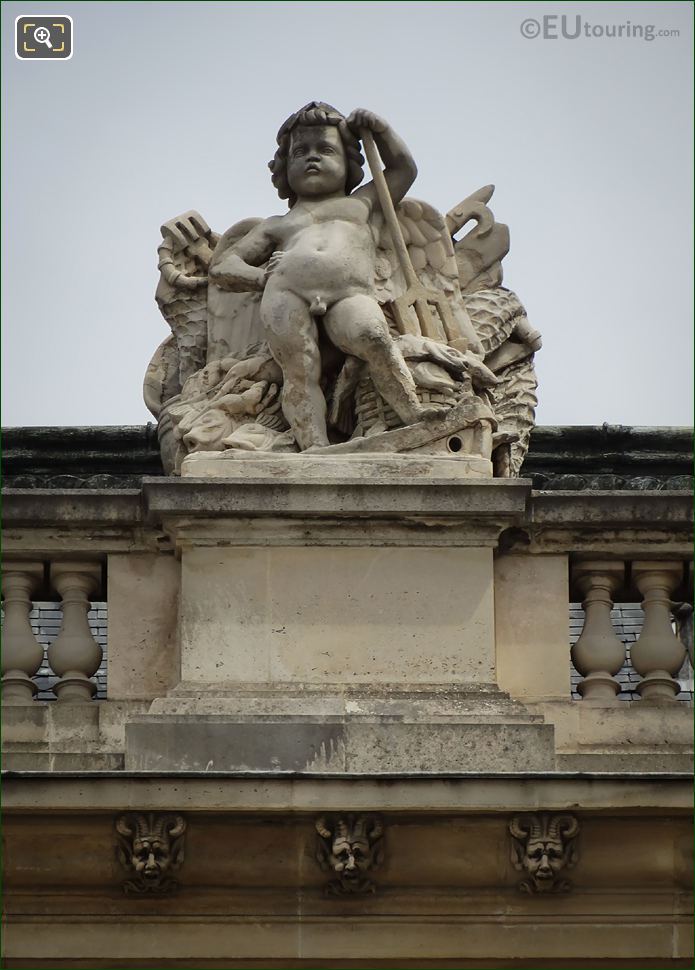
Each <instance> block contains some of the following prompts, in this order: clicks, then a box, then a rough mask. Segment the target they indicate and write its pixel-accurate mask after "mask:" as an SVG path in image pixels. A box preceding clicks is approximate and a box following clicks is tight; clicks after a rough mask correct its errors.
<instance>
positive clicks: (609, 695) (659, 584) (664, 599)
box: [571, 560, 692, 704]
mask: <svg viewBox="0 0 695 970" xmlns="http://www.w3.org/2000/svg"><path fill="white" fill-rule="evenodd" d="M691 576H692V567H691V564H689V563H683V562H682V561H658V560H655V561H645V560H635V561H631V562H626V563H622V562H616V561H610V560H606V561H604V560H587V561H582V562H578V563H576V564H575V565H574V567H573V569H572V585H573V588H574V589H575V590H577V591H578V592H580V593H581V594H582V595H583V597H584V598H583V602H582V607H583V609H584V614H585V618H584V626H583V629H582V632H581V635H580V636H579V638H578V640H577V641H576V643H575V644H574V645H573V646H572V649H571V656H572V662H573V664H574V666H575V668H576V669H577V670H578V671H579V673H580V674H581V675H582V680H580V682H579V684H578V685H577V691H578V693H579V694H580V696H581V697H582V699H583V700H585V701H596V702H599V703H601V704H605V703H610V702H611V701H612V700H614V699H617V698H618V696H619V694H620V692H621V685H620V683H619V681H618V679H617V676H616V675H617V674H618V673H619V672H620V671H621V670H622V669H623V667H624V665H625V661H626V648H625V644H624V643H623V642H622V640H621V639H620V638H619V637H618V636H617V635H616V632H615V629H614V627H613V623H612V619H611V611H612V610H613V609H614V606H615V604H616V595H617V593H618V591H620V590H624V589H625V588H626V586H629V587H630V588H633V589H634V590H635V591H636V592H637V593H638V594H639V595H641V597H642V601H641V609H642V616H643V619H642V624H641V629H640V631H639V634H638V636H637V637H636V639H635V642H634V643H632V644H631V647H630V656H629V661H630V664H631V666H632V668H633V669H634V670H635V671H636V672H637V674H639V676H640V678H641V679H640V680H639V682H638V683H637V684H636V685H635V688H634V689H635V691H636V693H637V694H638V695H639V696H640V697H641V698H642V699H643V700H645V701H650V702H656V703H668V702H671V701H674V700H676V699H677V697H678V695H679V693H680V691H681V686H680V683H679V682H678V680H677V679H676V677H677V675H678V674H679V672H681V670H682V669H683V667H684V664H685V661H686V657H687V656H688V655H690V656H691V657H692V644H691V643H690V644H689V643H688V633H687V630H688V622H687V618H688V616H692V611H691V610H688V607H687V605H686V604H684V603H683V602H682V599H679V598H676V594H677V593H680V594H682V595H684V596H686V597H687V599H688V600H690V602H692V592H691V589H690V583H689V577H691ZM684 607H685V608H684ZM679 617H680V619H678V618H679ZM684 617H685V620H686V622H685V623H684V621H683V618H684ZM676 626H678V627H679V630H681V631H683V633H684V635H677V633H676V630H675V629H674V628H675V627H676ZM689 629H690V631H691V633H690V635H692V622H691V621H690V623H689ZM691 662H692V660H691Z"/></svg>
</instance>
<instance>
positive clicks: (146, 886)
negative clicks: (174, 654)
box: [116, 812, 186, 896]
mask: <svg viewBox="0 0 695 970" xmlns="http://www.w3.org/2000/svg"><path fill="white" fill-rule="evenodd" d="M185 831H186V822H185V821H184V819H183V817H182V816H181V815H169V814H166V815H163V814H159V813H155V812H150V813H149V814H140V813H129V814H128V815H121V817H120V818H118V819H117V820H116V832H117V833H118V849H117V854H118V859H119V862H120V863H121V865H122V866H124V868H126V869H128V870H129V871H130V873H131V877H132V878H130V879H127V880H126V881H125V882H124V883H123V891H124V892H125V893H126V894H129V893H138V894H144V893H150V894H153V895H160V896H161V895H166V894H167V893H171V892H175V891H176V889H178V883H177V881H176V880H175V879H174V878H173V877H172V873H173V872H175V871H176V870H177V869H179V868H180V867H181V865H182V864H183V839H184V833H185Z"/></svg>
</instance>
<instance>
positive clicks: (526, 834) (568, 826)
mask: <svg viewBox="0 0 695 970" xmlns="http://www.w3.org/2000/svg"><path fill="white" fill-rule="evenodd" d="M509 831H510V832H511V834H512V863H513V865H514V868H515V869H518V870H519V871H520V872H525V873H526V875H527V878H526V879H524V880H522V881H521V882H520V883H519V889H521V890H522V892H527V893H548V892H551V893H558V892H569V890H570V889H571V888H572V884H571V882H570V881H569V880H567V879H563V878H561V877H560V872H561V871H562V870H563V869H571V868H572V867H573V866H574V865H575V864H576V862H577V858H578V854H577V848H576V843H575V839H576V837H577V834H578V832H579V822H578V821H577V820H576V818H574V816H573V815H517V816H516V817H515V818H513V819H512V821H511V824H510V826H509Z"/></svg>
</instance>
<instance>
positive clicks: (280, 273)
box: [210, 101, 437, 451]
mask: <svg viewBox="0 0 695 970" xmlns="http://www.w3.org/2000/svg"><path fill="white" fill-rule="evenodd" d="M360 129H367V130H368V131H372V132H374V136H375V140H376V142H377V145H378V147H379V149H380V152H381V156H382V158H383V159H384V162H385V164H386V169H385V172H384V175H385V177H386V182H387V185H388V189H389V192H390V194H391V198H392V200H393V202H394V203H398V202H400V201H401V199H402V198H403V197H404V196H405V194H406V192H407V191H408V189H409V188H410V186H411V185H412V184H413V182H414V181H415V176H416V175H417V167H416V165H415V162H414V161H413V159H412V157H411V155H410V152H409V151H408V149H407V148H406V146H405V145H404V143H403V142H402V141H401V139H400V138H399V137H398V135H397V134H396V133H395V132H394V131H393V129H392V128H391V127H390V126H389V125H388V124H387V123H386V122H385V121H383V120H382V119H381V118H379V117H377V115H375V114H373V113H372V112H371V111H364V110H361V109H358V110H356V111H353V112H352V114H351V115H350V117H349V118H347V119H346V118H344V117H343V115H341V114H340V113H339V112H338V111H336V110H335V108H332V107H331V106H330V105H328V104H324V103H323V102H316V101H312V102H311V104H308V105H307V106H306V107H304V108H302V109H301V110H300V111H298V112H297V113H296V114H293V115H292V116H291V117H290V118H288V119H287V121H286V122H285V123H284V125H283V126H282V128H281V129H280V131H279V132H278V139H277V140H278V150H277V152H276V153H275V158H274V159H273V161H272V162H271V163H270V169H271V171H272V173H273V184H274V185H275V187H276V188H277V189H278V193H279V195H280V198H281V199H289V204H290V211H289V212H288V213H287V215H284V216H272V217H271V218H270V219H266V220H265V221H264V222H262V223H260V224H259V225H258V226H256V227H255V228H254V229H253V230H252V231H251V232H250V233H249V234H248V235H247V236H244V237H243V239H241V240H240V241H239V242H238V243H235V245H233V246H232V247H231V248H230V249H229V250H228V252H227V253H226V254H225V256H224V258H223V259H222V260H221V261H220V262H219V263H218V264H217V265H216V267H215V268H214V269H213V270H212V271H211V273H210V277H211V279H213V280H214V281H215V282H216V283H218V284H219V285H222V286H227V287H229V288H230V289H233V290H262V291H263V299H262V300H261V319H262V320H263V325H264V327H265V334H266V338H267V340H268V344H269V346H270V350H271V353H272V355H273V357H274V358H275V360H276V361H277V362H278V363H279V365H280V367H281V368H282V375H283V382H284V383H283V393H282V410H283V412H284V414H285V417H286V418H287V420H288V422H289V425H290V428H291V429H292V431H293V432H294V436H295V438H296V440H297V443H298V445H299V447H300V448H301V449H302V451H307V450H308V449H310V448H315V447H324V446H326V445H328V444H329V441H328V433H327V429H326V399H325V397H324V394H323V391H322V389H321V353H320V349H319V341H320V337H319V329H318V327H319V322H320V326H321V327H322V328H323V330H324V332H325V335H326V336H327V337H328V339H329V340H330V341H331V343H332V344H333V345H334V346H335V347H337V348H338V350H341V351H342V352H343V353H344V354H347V355H350V356H353V357H356V358H358V359H359V360H361V361H363V362H364V363H365V364H366V365H367V370H368V372H369V376H370V377H371V379H372V381H373V382H374V385H375V387H376V389H377V390H378V392H379V393H380V394H381V396H382V397H383V398H384V400H385V401H387V402H388V403H389V404H390V405H391V407H392V408H393V410H394V411H395V412H396V414H397V415H398V416H399V418H401V420H402V421H403V423H404V424H414V423H415V422H417V421H418V420H420V419H421V418H422V417H423V416H426V415H428V414H430V413H432V412H433V411H436V410H437V409H435V408H426V407H424V406H423V405H422V404H421V403H420V401H419V400H418V397H417V394H416V393H415V381H414V380H413V377H412V374H411V373H410V371H409V370H408V368H407V366H406V363H405V360H404V358H403V354H402V353H401V351H400V349H399V347H398V345H397V344H396V343H395V342H394V340H393V339H392V337H391V335H390V333H389V328H388V324H387V322H386V318H385V317H384V314H383V312H382V310H381V307H380V306H379V303H378V301H377V298H376V289H375V260H376V247H375V242H374V237H373V234H372V229H371V226H370V221H369V220H370V216H371V214H372V212H373V211H374V209H375V207H376V206H377V205H378V202H377V198H376V193H375V189H374V183H373V182H369V183H368V184H367V185H363V186H362V187H361V188H355V187H356V186H357V185H359V183H360V182H361V181H362V163H363V161H364V159H363V158H362V155H361V154H360V148H359V142H358V140H357V138H356V135H355V132H359V131H360ZM352 190H354V191H352ZM264 264H265V269H260V268H259V267H261V266H262V265H264Z"/></svg>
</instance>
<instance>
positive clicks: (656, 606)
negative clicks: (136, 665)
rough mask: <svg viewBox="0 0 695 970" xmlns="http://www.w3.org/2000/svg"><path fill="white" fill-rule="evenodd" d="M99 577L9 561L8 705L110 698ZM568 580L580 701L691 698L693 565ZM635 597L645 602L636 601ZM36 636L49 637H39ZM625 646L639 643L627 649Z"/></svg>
mask: <svg viewBox="0 0 695 970" xmlns="http://www.w3.org/2000/svg"><path fill="white" fill-rule="evenodd" d="M101 571H102V565H101V563H99V562H93V561H92V562H89V561H79V562H78V561H69V560H65V561H63V560H57V561H53V562H51V563H44V562H41V561H35V560H32V561H30V560H16V561H13V560H9V561H7V560H6V561H5V563H4V565H3V569H2V592H3V597H4V610H5V618H4V631H3V651H2V689H3V702H4V703H5V704H9V705H16V704H26V703H29V702H31V701H32V700H34V699H39V700H48V699H53V696H54V697H55V699H57V701H58V702H69V703H76V702H77V703H84V702H89V701H90V700H92V699H94V698H95V697H97V696H100V697H102V698H103V697H104V695H105V691H104V689H103V688H104V686H105V685H104V680H105V665H104V663H103V662H102V659H103V654H104V649H103V647H104V640H105V637H104V636H103V635H98V634H97V635H95V633H96V630H95V627H96V625H97V624H102V625H103V626H105V624H106V609H105V607H106V604H105V603H99V604H98V605H99V607H101V608H102V609H100V611H99V612H100V614H101V619H97V618H96V614H94V616H93V617H92V619H91V620H90V610H92V609H93V607H94V606H95V604H94V603H93V600H94V599H95V598H96V597H97V596H99V595H101V585H102V583H101V579H102V572H101ZM571 578H572V589H573V590H574V591H576V592H578V593H580V594H581V596H582V598H583V599H582V607H583V611H584V622H583V627H582V630H581V634H580V635H579V637H578V638H577V639H576V642H575V643H574V644H573V645H572V647H571V658H572V663H573V664H574V667H575V668H576V670H577V671H578V672H579V674H580V677H581V679H580V680H579V682H578V683H577V684H575V688H576V693H577V694H578V695H579V698H580V699H581V701H582V702H587V701H589V702H594V703H598V704H610V703H612V702H613V701H617V700H624V699H632V700H637V699H638V698H641V699H642V700H643V701H647V702H650V703H661V704H663V703H666V704H668V703H669V702H672V701H674V700H677V699H678V700H683V699H685V695H684V694H683V693H681V687H682V683H679V680H678V677H679V674H680V676H681V681H682V678H683V670H685V669H686V668H687V671H688V674H689V675H691V671H690V667H688V663H687V661H686V657H688V656H690V658H692V626H693V624H692V607H691V606H689V605H688V604H689V603H692V595H691V593H690V592H689V589H690V587H691V583H692V564H690V563H684V562H682V561H659V560H654V561H648V560H635V561H626V562H620V561H616V560H584V561H579V562H576V563H575V564H573V566H572V572H571ZM627 590H631V591H632V592H633V594H634V595H633V599H634V602H631V603H629V604H627V605H626V604H625V603H624V602H622V603H619V601H618V600H617V599H616V597H619V596H621V595H622V596H624V595H625V592H626V591H627ZM50 594H54V595H55V594H57V596H58V597H60V599H59V600H57V601H55V602H49V603H46V600H45V597H46V596H47V595H50ZM638 596H641V602H637V598H638ZM42 601H43V603H44V605H49V606H53V607H54V609H52V610H51V611H50V617H51V619H50V623H51V624H54V625H57V624H58V623H59V624H60V630H59V632H58V635H57V636H51V635H50V633H51V631H50V630H44V629H43V628H42V627H41V626H40V619H38V614H37V618H36V619H34V621H33V624H34V628H32V619H31V617H32V615H33V614H32V612H31V611H32V608H34V607H35V605H36V604H37V603H40V602H42ZM617 605H621V609H622V610H623V612H625V611H626V610H627V613H626V616H627V614H629V617H628V620H629V621H631V622H632V626H630V628H629V629H630V631H634V632H630V633H626V632H625V630H620V629H619V630H617V631H616V622H617V621H616V615H617V614H616V606H617ZM628 607H630V608H629V609H628ZM34 612H35V613H36V611H34ZM570 616H571V617H572V618H573V620H572V622H573V623H574V624H579V623H581V619H580V617H581V613H578V612H577V608H576V604H570ZM621 618H622V622H623V623H625V622H628V621H626V620H625V617H624V616H623V615H622V614H621ZM39 629H41V632H42V633H44V634H47V635H44V636H42V635H41V633H39ZM54 629H55V626H54ZM102 632H103V627H102ZM575 636H576V633H575ZM626 640H631V641H632V642H631V643H628V644H627V649H626V642H625V641H626ZM42 641H43V642H42ZM99 641H101V642H99ZM46 646H48V649H47V650H46ZM690 664H692V659H690ZM626 671H627V672H628V674H629V681H630V682H629V683H627V684H626V683H625V679H626V676H627V675H626ZM97 674H98V676H99V677H100V678H101V681H100V682H101V685H102V689H101V690H100V691H99V690H98V686H97V677H96V676H95V675H97ZM637 678H639V679H637ZM621 682H622V683H621ZM51 692H54V693H53V695H52V694H51Z"/></svg>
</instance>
